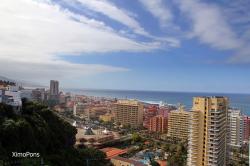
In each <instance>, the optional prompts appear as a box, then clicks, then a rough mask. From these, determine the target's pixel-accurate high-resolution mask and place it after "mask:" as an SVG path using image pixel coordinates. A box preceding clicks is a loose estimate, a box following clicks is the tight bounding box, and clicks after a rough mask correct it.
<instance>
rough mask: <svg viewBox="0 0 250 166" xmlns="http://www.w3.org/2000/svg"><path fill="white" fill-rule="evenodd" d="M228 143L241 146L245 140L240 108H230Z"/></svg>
mask: <svg viewBox="0 0 250 166" xmlns="http://www.w3.org/2000/svg"><path fill="white" fill-rule="evenodd" d="M228 123H229V130H228V131H229V133H228V139H229V140H228V144H229V145H230V146H232V147H241V145H242V142H243V117H242V115H241V111H240V110H236V109H229V110H228Z"/></svg>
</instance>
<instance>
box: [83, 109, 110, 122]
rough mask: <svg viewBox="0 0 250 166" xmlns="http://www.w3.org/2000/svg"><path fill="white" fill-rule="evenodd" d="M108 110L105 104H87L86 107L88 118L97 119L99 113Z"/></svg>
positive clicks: (103, 113) (104, 112)
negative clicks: (87, 106)
mask: <svg viewBox="0 0 250 166" xmlns="http://www.w3.org/2000/svg"><path fill="white" fill-rule="evenodd" d="M108 112H109V110H108V108H107V107H106V106H89V108H87V109H86V115H87V117H88V119H99V118H100V116H101V115H105V114H106V113H108Z"/></svg>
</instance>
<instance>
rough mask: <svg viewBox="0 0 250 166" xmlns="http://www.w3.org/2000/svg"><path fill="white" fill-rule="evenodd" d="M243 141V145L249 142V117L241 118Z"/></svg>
mask: <svg viewBox="0 0 250 166" xmlns="http://www.w3.org/2000/svg"><path fill="white" fill-rule="evenodd" d="M243 128H244V129H243V130H244V131H243V141H244V143H248V142H249V135H250V116H246V115H244V116H243Z"/></svg>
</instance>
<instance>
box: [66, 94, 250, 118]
mask: <svg viewBox="0 0 250 166" xmlns="http://www.w3.org/2000/svg"><path fill="white" fill-rule="evenodd" d="M67 91H70V92H71V93H74V94H80V95H86V96H96V97H109V98H118V99H126V98H127V99H137V100H140V101H144V102H148V103H160V102H161V101H162V102H165V103H168V104H174V105H176V104H179V103H180V104H184V105H185V107H186V108H187V109H191V107H192V98H193V97H195V96H226V97H228V98H229V101H230V106H231V107H234V108H239V109H241V110H242V112H243V113H244V114H247V115H250V94H230V93H202V92H199V93H198V92H165V91H136V90H92V89H91V90H90V89H81V90H79V89H67Z"/></svg>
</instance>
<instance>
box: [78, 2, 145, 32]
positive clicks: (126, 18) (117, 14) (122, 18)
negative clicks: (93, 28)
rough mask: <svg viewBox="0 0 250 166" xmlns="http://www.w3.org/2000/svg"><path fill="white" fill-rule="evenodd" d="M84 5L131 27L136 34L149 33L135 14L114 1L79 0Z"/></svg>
mask: <svg viewBox="0 0 250 166" xmlns="http://www.w3.org/2000/svg"><path fill="white" fill-rule="evenodd" d="M77 1H78V2H80V3H81V4H82V5H83V6H84V7H87V8H89V9H90V10H93V11H96V12H99V13H101V14H103V15H105V16H107V17H109V18H111V19H113V20H115V21H117V22H119V23H121V24H123V25H125V26H127V27H129V28H131V29H132V30H133V31H134V32H135V33H136V34H140V35H146V36H147V35H148V32H146V31H145V29H144V28H143V27H142V26H141V25H140V23H139V22H138V21H137V20H136V19H135V18H134V17H133V15H135V14H131V12H128V11H126V10H125V9H122V8H119V7H117V6H116V5H114V4H113V3H111V2H109V1H106V0H77Z"/></svg>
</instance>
